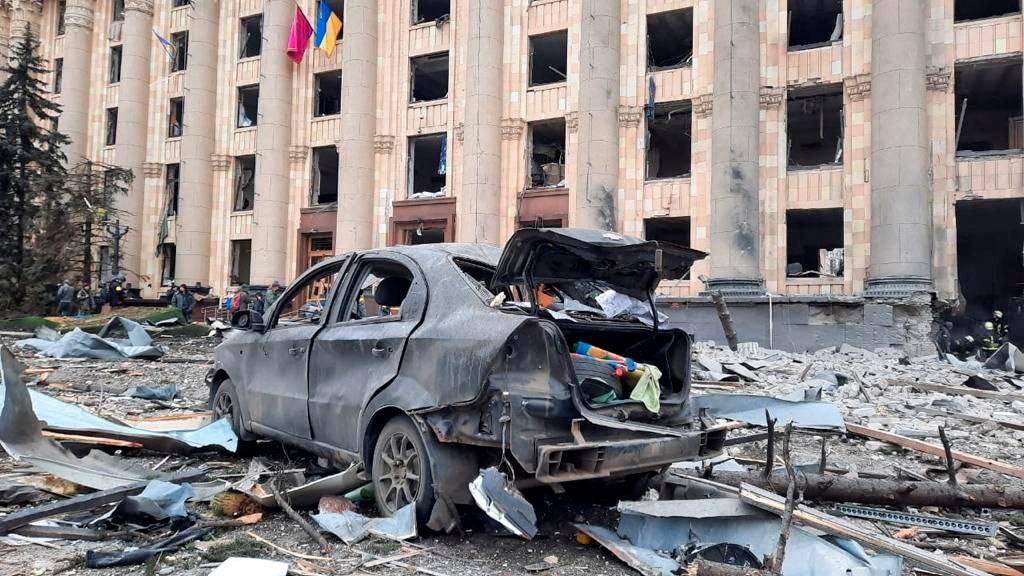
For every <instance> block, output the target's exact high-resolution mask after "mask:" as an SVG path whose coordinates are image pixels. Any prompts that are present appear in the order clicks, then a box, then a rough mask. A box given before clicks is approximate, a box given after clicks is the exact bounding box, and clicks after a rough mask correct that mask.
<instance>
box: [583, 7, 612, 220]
mask: <svg viewBox="0 0 1024 576" xmlns="http://www.w3.org/2000/svg"><path fill="white" fill-rule="evenodd" d="M620 4H621V3H620V2H619V0H588V1H586V2H582V11H583V20H582V22H581V23H580V47H579V50H580V81H579V90H580V97H579V113H578V118H579V124H578V128H577V131H578V132H577V134H578V147H577V148H578V149H577V151H576V182H575V184H574V186H575V188H576V190H575V193H576V222H575V225H576V226H578V227H581V228H597V229H601V230H614V229H615V225H616V215H615V197H616V189H617V188H618V184H619V110H618V109H619V39H620V36H621V34H620V29H621V22H620V17H619V12H620V10H621V6H620Z"/></svg>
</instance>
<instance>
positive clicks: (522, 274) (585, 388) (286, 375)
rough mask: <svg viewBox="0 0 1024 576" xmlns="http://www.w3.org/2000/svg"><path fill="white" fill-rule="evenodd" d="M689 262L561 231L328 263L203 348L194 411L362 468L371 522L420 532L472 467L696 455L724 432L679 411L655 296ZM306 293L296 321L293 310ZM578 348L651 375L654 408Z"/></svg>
mask: <svg viewBox="0 0 1024 576" xmlns="http://www.w3.org/2000/svg"><path fill="white" fill-rule="evenodd" d="M702 257H704V254H703V253H701V252H697V251H694V250H691V249H688V248H683V247H680V246H675V245H670V244H659V243H657V242H649V241H643V240H639V239H635V238H630V237H626V236H621V235H619V234H615V233H610V232H600V231H594V230H576V229H524V230H520V231H518V232H516V233H515V234H514V235H513V236H512V238H511V239H510V240H509V242H508V244H507V245H506V247H505V249H504V251H499V250H498V249H497V248H494V247H490V246H482V245H470V244H427V245H418V246H395V247H389V248H382V249H376V250H365V251H360V252H354V253H350V254H345V255H342V256H338V257H336V258H333V259H331V260H327V261H324V262H322V263H319V264H317V265H316V266H314V267H313V268H311V269H309V270H307V271H306V272H305V273H303V274H302V275H301V276H300V277H299V278H298V279H297V280H296V281H295V282H294V283H293V284H292V285H291V286H289V287H288V289H287V290H286V291H285V292H284V293H283V294H282V296H281V297H280V298H279V299H278V300H277V301H276V302H275V303H274V305H273V306H271V307H270V309H269V310H267V312H266V313H265V315H262V316H261V315H260V314H258V313H256V312H252V311H241V312H238V313H236V315H235V317H234V318H233V324H234V325H235V326H239V327H245V331H244V332H241V333H239V334H237V335H235V336H234V337H231V338H229V339H227V340H226V341H225V342H224V343H222V344H221V345H220V346H219V347H218V348H217V350H216V363H215V366H214V368H213V369H212V370H211V373H210V375H209V376H208V383H209V386H210V405H211V409H212V410H213V411H214V412H215V413H216V415H218V416H219V417H227V418H230V420H231V424H232V426H233V427H234V429H235V431H236V433H237V434H238V435H239V436H240V438H241V439H242V440H254V439H256V438H258V437H263V438H270V439H276V440H279V441H281V442H284V443H286V444H289V445H292V446H296V447H299V448H301V449H304V450H307V451H309V452H311V453H314V454H316V455H318V456H320V457H322V458H325V459H327V460H329V461H330V462H331V463H332V464H334V465H336V466H343V465H348V464H350V463H353V462H356V463H361V464H362V465H363V466H364V469H365V473H366V474H367V477H368V478H369V479H372V482H373V484H374V487H375V492H376V499H377V505H378V507H379V509H380V512H381V513H382V514H385V515H391V514H393V513H394V512H396V511H397V510H398V509H400V508H401V507H403V506H404V505H406V504H409V503H415V504H416V511H417V516H418V518H419V520H420V521H421V522H423V523H427V525H428V526H430V527H432V528H438V527H444V526H445V525H446V524H447V523H448V521H449V520H450V519H451V518H452V517H453V516H452V514H453V513H454V508H453V506H452V505H458V504H471V503H472V499H471V495H470V493H469V491H468V489H467V485H468V484H469V482H470V481H471V480H472V479H473V478H474V477H476V476H477V474H478V473H479V471H480V469H481V468H485V467H488V466H492V465H499V466H502V467H503V468H504V469H505V470H507V471H509V472H511V474H509V475H510V476H513V477H514V478H516V479H517V482H518V483H519V485H521V486H528V485H533V486H536V485H538V484H542V485H553V486H555V487H557V485H560V484H563V483H566V482H570V481H577V480H585V479H606V478H612V477H619V478H640V477H644V476H645V475H649V474H651V473H652V472H655V471H658V470H660V469H662V468H663V467H665V466H667V465H668V464H670V463H672V462H677V461H681V460H688V459H696V458H705V457H709V456H713V455H715V454H717V453H718V452H719V451H720V450H721V447H722V443H723V441H724V439H725V430H724V429H722V428H721V427H716V426H714V425H713V423H712V422H707V421H705V420H704V419H702V418H701V417H700V416H699V415H694V414H690V413H689V412H688V410H687V400H688V396H689V387H690V356H691V350H690V338H689V336H688V335H687V334H686V332H684V331H683V330H680V329H675V328H666V327H665V326H664V325H662V324H663V319H662V318H659V316H660V314H659V313H658V311H657V309H656V308H655V304H654V290H655V288H656V286H657V285H658V283H659V281H660V280H661V279H678V278H681V277H683V276H684V275H685V274H686V273H687V271H688V270H689V268H690V265H691V264H692V263H693V261H694V260H696V259H699V258H702ZM323 294H326V298H324V299H323V305H322V311H321V312H319V313H317V314H312V315H311V314H310V313H309V310H310V308H309V307H307V306H305V304H306V303H307V302H308V301H309V300H310V299H311V298H313V295H323ZM581 346H584V347H587V348H588V349H590V350H598V351H612V352H614V353H615V354H617V355H619V356H621V357H624V358H626V359H627V360H624V362H626V361H628V362H631V363H633V364H634V365H635V366H640V365H648V366H655V367H657V372H650V373H651V374H658V373H660V374H658V376H659V377H658V378H657V379H656V381H654V382H651V381H648V382H647V384H654V385H655V388H654V390H655V393H654V397H650V396H649V397H648V398H646V402H645V401H642V400H636V399H633V398H632V397H631V396H630V394H629V392H628V390H625V389H623V388H622V386H621V385H619V386H616V384H615V382H616V375H615V371H616V370H619V371H622V370H623V367H622V366H616V364H615V362H614V361H612V360H609V359H607V358H595V357H594V356H593V355H590V354H581V353H578V352H580V350H581ZM627 368H628V369H629V370H632V369H633V367H627ZM620 384H621V383H620ZM652 404H653V409H652ZM428 519H430V522H429V523H428V522H427V520H428ZM446 519H447V520H446Z"/></svg>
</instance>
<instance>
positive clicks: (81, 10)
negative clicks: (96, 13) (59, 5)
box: [64, 0, 94, 30]
mask: <svg viewBox="0 0 1024 576" xmlns="http://www.w3.org/2000/svg"><path fill="white" fill-rule="evenodd" d="M93 21H94V18H93V8H92V7H91V6H89V5H88V4H87V3H86V2H85V1H84V0H78V1H74V0H72V1H70V2H68V4H67V8H65V10H64V26H66V27H68V28H81V29H83V30H92V25H93Z"/></svg>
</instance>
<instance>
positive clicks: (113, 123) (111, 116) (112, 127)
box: [105, 108, 117, 146]
mask: <svg viewBox="0 0 1024 576" xmlns="http://www.w3.org/2000/svg"><path fill="white" fill-rule="evenodd" d="M105 144H106V145H107V146H114V145H115V144H117V108H107V134H106V141H105Z"/></svg>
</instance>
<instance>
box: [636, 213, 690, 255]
mask: <svg viewBox="0 0 1024 576" xmlns="http://www.w3.org/2000/svg"><path fill="white" fill-rule="evenodd" d="M644 238H645V239H646V240H655V241H657V242H668V243H669V244H675V245H676V246H683V247H686V248H689V247H690V218H689V216H674V217H669V216H659V217H654V218H645V219H644Z"/></svg>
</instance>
